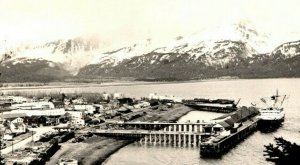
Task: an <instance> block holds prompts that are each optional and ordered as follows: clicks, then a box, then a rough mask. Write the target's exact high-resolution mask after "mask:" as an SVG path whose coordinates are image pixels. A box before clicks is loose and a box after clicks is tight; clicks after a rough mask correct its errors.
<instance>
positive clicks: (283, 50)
mask: <svg viewBox="0 0 300 165" xmlns="http://www.w3.org/2000/svg"><path fill="white" fill-rule="evenodd" d="M270 55H281V56H282V57H284V58H292V57H294V56H297V55H300V41H292V42H287V43H284V44H282V45H280V46H278V47H277V48H276V49H275V50H274V51H272V52H271V53H270Z"/></svg>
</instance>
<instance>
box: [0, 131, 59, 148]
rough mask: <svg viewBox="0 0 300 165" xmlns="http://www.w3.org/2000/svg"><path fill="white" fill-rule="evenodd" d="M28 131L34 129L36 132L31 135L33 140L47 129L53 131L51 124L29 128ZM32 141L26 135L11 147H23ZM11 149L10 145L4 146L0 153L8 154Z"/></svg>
mask: <svg viewBox="0 0 300 165" xmlns="http://www.w3.org/2000/svg"><path fill="white" fill-rule="evenodd" d="M29 130H30V131H35V132H36V133H35V134H34V135H33V139H34V140H35V138H38V137H39V136H41V135H42V134H43V133H45V132H49V131H54V130H53V126H48V127H39V128H29ZM31 141H32V137H31V136H30V137H28V138H26V139H24V140H22V141H20V142H18V143H16V144H14V145H13V149H14V150H15V149H18V148H22V147H24V146H25V145H26V144H27V143H29V142H31ZM11 151H12V146H10V147H7V148H4V149H2V150H1V154H8V153H10V152H11Z"/></svg>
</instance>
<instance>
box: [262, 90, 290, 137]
mask: <svg viewBox="0 0 300 165" xmlns="http://www.w3.org/2000/svg"><path fill="white" fill-rule="evenodd" d="M286 99H287V95H279V94H278V90H277V92H276V94H275V95H273V96H271V97H267V98H261V99H260V101H261V103H263V105H262V106H260V107H258V106H257V105H256V106H257V108H258V109H259V115H258V116H257V118H258V119H259V121H258V128H259V129H260V130H262V131H272V130H275V129H277V128H278V127H280V126H281V125H282V123H283V122H284V117H285V113H284V108H283V103H284V101H285V100H286Z"/></svg>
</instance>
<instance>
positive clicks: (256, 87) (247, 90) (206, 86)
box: [105, 79, 300, 165]
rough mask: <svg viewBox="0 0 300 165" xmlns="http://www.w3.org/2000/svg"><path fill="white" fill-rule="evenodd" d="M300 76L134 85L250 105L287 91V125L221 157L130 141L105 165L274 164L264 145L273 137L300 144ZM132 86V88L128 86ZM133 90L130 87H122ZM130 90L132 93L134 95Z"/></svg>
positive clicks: (204, 115)
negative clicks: (267, 157)
mask: <svg viewBox="0 0 300 165" xmlns="http://www.w3.org/2000/svg"><path fill="white" fill-rule="evenodd" d="M299 84H300V79H267V80H235V81H218V82H199V83H183V84H162V85H150V86H149V85H148V86H143V87H135V88H132V89H133V91H134V92H136V94H137V96H139V95H141V94H144V93H153V92H157V93H161V94H169V95H175V96H180V97H184V98H191V97H192V98H193V97H207V98H232V99H239V98H241V102H240V105H250V103H251V102H253V101H255V100H258V99H259V98H261V97H264V96H270V95H271V94H274V92H275V91H276V89H279V92H280V93H282V94H288V95H289V100H288V102H287V105H286V108H285V112H286V120H285V122H284V125H283V126H282V127H281V128H279V129H278V130H277V131H275V132H272V133H261V132H259V131H257V132H255V133H254V134H252V135H251V136H250V137H248V138H247V139H246V140H245V141H243V142H242V143H240V144H239V145H238V146H236V147H235V148H233V149H231V150H230V151H229V152H228V153H227V154H225V155H223V156H222V157H221V158H219V159H203V158H200V155H199V149H198V148H192V147H190V148H182V147H172V146H160V145H156V146H149V145H141V144H138V143H135V144H130V145H128V146H126V147H124V148H122V149H120V150H119V151H118V152H116V153H115V154H113V155H112V156H111V157H110V158H109V159H108V160H107V161H106V162H105V164H106V165H117V164H118V165H140V164H146V165H153V164H158V165H165V164H170V165H174V164H178V165H183V164H186V165H190V164H233V165H235V164H236V165H240V164H244V165H248V164H249V165H252V164H271V163H269V162H267V161H265V159H264V157H263V150H264V145H266V144H268V143H273V142H274V136H276V137H280V136H282V137H284V138H286V139H287V140H290V141H293V142H296V143H299V144H300V133H299V131H300V102H299V100H300V85H299ZM129 88H131V87H129ZM118 91H121V88H120V89H118ZM122 91H124V92H126V91H128V93H130V91H131V89H126V88H124V89H122ZM133 91H131V94H135V93H133ZM219 115H220V114H218V113H208V112H195V111H193V112H190V113H189V114H187V115H186V116H184V117H182V118H181V119H180V120H181V121H186V120H191V121H195V120H209V119H212V118H215V117H217V116H219Z"/></svg>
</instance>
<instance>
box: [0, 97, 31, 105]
mask: <svg viewBox="0 0 300 165" xmlns="http://www.w3.org/2000/svg"><path fill="white" fill-rule="evenodd" d="M0 100H1V101H7V102H11V103H17V104H19V103H25V102H27V101H28V99H27V98H25V97H22V96H0Z"/></svg>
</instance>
